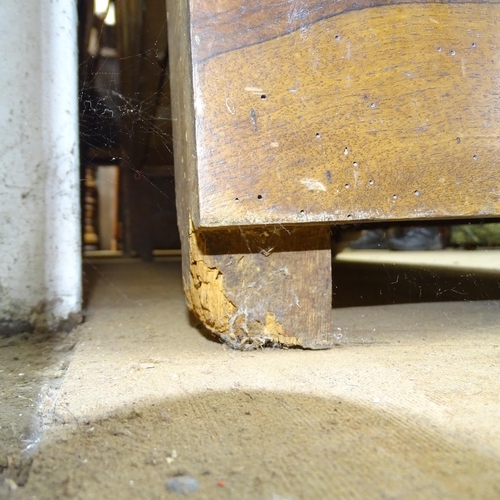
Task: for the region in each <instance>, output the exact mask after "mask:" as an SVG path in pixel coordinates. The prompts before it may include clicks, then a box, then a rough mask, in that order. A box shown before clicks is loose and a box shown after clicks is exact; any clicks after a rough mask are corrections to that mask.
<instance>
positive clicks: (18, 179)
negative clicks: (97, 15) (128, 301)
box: [0, 0, 81, 334]
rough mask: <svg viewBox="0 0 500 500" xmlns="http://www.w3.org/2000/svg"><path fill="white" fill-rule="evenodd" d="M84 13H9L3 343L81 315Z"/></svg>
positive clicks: (2, 34) (21, 7)
mask: <svg viewBox="0 0 500 500" xmlns="http://www.w3.org/2000/svg"><path fill="white" fill-rule="evenodd" d="M76 26H77V13H76V4H75V2H74V1H73V0H53V1H50V0H40V1H38V2H32V1H31V0H20V1H18V2H2V3H1V4H0V46H1V47H3V48H4V50H2V53H1V55H0V60H1V67H2V78H1V79H0V199H1V200H2V202H1V204H0V221H1V223H0V255H1V258H0V333H4V334H5V333H11V332H15V331H19V330H22V329H32V328H34V327H35V328H36V327H46V328H50V329H54V328H58V327H60V326H69V325H68V320H69V323H72V322H74V321H75V320H76V318H77V316H78V314H79V313H80V310H81V252H80V248H81V243H80V222H79V221H80V206H79V166H78V100H77V48H76V47H77V44H76V33H77V31H76Z"/></svg>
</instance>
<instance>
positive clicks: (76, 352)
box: [0, 259, 500, 500]
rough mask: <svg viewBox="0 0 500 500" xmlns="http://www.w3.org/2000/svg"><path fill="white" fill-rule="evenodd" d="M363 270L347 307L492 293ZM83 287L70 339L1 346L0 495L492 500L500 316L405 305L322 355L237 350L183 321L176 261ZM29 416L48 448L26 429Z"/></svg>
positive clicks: (498, 460) (95, 270)
mask: <svg viewBox="0 0 500 500" xmlns="http://www.w3.org/2000/svg"><path fill="white" fill-rule="evenodd" d="M358 265H359V266H360V267H358V268H357V274H356V276H357V277H358V278H359V279H357V280H356V283H355V284H352V285H351V288H353V287H355V290H353V291H351V295H350V297H351V299H352V301H351V302H350V305H353V304H356V301H355V300H354V299H355V298H356V297H357V296H360V295H362V294H365V295H366V294H367V293H372V295H373V294H374V293H376V291H377V289H382V288H383V287H386V288H387V287H388V286H391V292H390V294H389V295H387V294H385V296H386V298H387V297H389V296H390V295H391V294H393V293H394V287H397V284H398V283H399V282H403V283H404V282H406V285H407V283H408V280H407V278H410V283H411V280H413V279H418V277H419V276H420V277H424V278H425V279H426V280H427V281H428V280H429V279H430V278H429V276H431V277H432V280H434V281H433V283H431V284H429V283H427V284H426V286H427V287H429V286H431V287H432V286H434V287H435V289H436V291H437V290H438V289H440V287H441V288H442V289H446V290H445V291H450V290H452V289H453V288H455V289H456V290H459V292H460V298H463V295H462V294H464V293H465V294H468V295H466V297H465V298H467V297H469V298H472V297H473V293H475V294H476V295H475V296H474V298H476V299H477V298H485V297H484V296H483V293H484V292H482V290H486V289H488V290H489V288H488V287H490V288H491V286H493V285H492V284H494V282H495V281H496V282H497V283H498V276H497V275H495V274H494V273H492V274H491V275H489V276H485V275H473V273H470V272H468V271H467V272H466V271H464V270H461V272H460V274H457V275H456V276H455V278H453V276H450V274H449V272H444V271H443V272H442V271H440V270H439V269H436V268H434V269H433V270H432V274H431V275H428V274H425V273H423V274H422V273H420V274H419V273H416V274H415V273H414V270H415V266H407V268H405V267H404V265H402V267H400V268H398V273H399V274H398V276H400V279H398V280H396V279H395V277H394V276H392V275H391V276H388V274H387V273H388V269H387V267H385V266H382V265H381V266H379V267H378V268H374V267H373V266H371V267H370V266H368V267H370V268H369V269H368V267H367V266H366V264H363V263H360V264H358ZM342 266H344V267H342ZM345 266H347V267H345ZM349 266H351V267H352V263H349V264H343V263H341V262H339V263H337V264H336V271H335V272H336V274H335V276H337V278H338V279H340V280H342V279H344V281H345V279H346V278H347V277H350V276H352V272H351V271H352V269H351V267H349ZM377 269H378V271H377ZM390 272H393V270H391V271H390ZM412 273H413V274H412ZM342 276H344V278H342ZM415 276H416V277H415ZM471 276H472V278H471ZM85 277H86V280H87V282H88V290H89V292H90V293H89V297H88V309H87V318H86V322H85V324H83V325H81V326H80V327H79V328H77V329H76V330H75V331H74V332H73V333H72V334H71V335H70V336H63V337H61V338H57V339H56V338H52V339H51V338H48V339H46V341H45V342H42V343H41V344H35V341H34V340H31V338H21V337H16V338H14V339H4V340H3V341H2V342H5V343H6V344H8V343H9V342H10V343H11V345H7V346H6V347H4V348H1V349H0V362H1V363H2V366H1V369H3V370H4V372H0V375H1V378H0V380H2V388H1V391H2V392H3V396H2V397H5V398H6V399H5V400H6V402H7V406H6V407H8V408H9V409H8V411H7V412H5V415H4V416H3V420H2V421H1V424H2V431H5V432H4V433H3V434H2V438H3V443H6V444H7V445H8V446H9V448H8V449H7V448H5V446H4V445H3V446H2V450H4V449H7V451H6V452H2V457H4V458H2V460H3V462H5V464H4V463H3V462H2V467H3V473H2V474H3V479H4V481H3V484H2V486H1V488H2V489H1V490H0V496H2V495H3V496H5V497H7V498H22V499H25V498H26V499H28V498H37V499H45V498H47V499H49V498H50V499H53V498H82V499H91V498H92V499H93V498H100V499H107V498H109V499H114V498H124V499H127V498H130V499H134V498H158V499H162V498H165V499H168V498H176V497H179V494H177V493H174V492H171V491H168V490H167V488H166V487H165V484H166V482H167V481H168V480H169V479H171V478H175V477H178V476H189V477H192V478H193V479H195V480H196V481H197V484H198V489H197V490H196V491H195V492H193V493H191V494H189V497H191V498H193V499H205V498H206V499H213V498H221V499H223V498H243V499H270V500H271V499H274V500H279V499H281V500H284V499H293V500H299V499H320V498H398V499H399V498H426V499H428V498H481V499H483V498H498V497H500V419H499V418H498V417H499V414H500V397H499V394H498V393H499V391H498V380H500V378H499V375H500V347H499V344H500V303H499V302H498V301H495V300H481V301H478V300H474V301H467V302H464V301H460V302H449V301H446V302H434V303H429V302H427V303H404V302H405V301H404V299H403V298H402V297H401V293H399V294H398V293H397V290H396V294H398V304H397V305H387V303H385V304H384V303H383V302H382V304H383V305H377V306H373V307H366V306H365V307H362V306H359V304H362V303H363V302H359V301H358V306H355V307H343V308H337V309H334V310H333V322H334V325H335V328H336V329H337V331H338V332H340V333H342V334H343V337H342V341H341V343H340V345H339V346H337V347H336V348H334V349H332V350H330V351H317V352H314V351H302V350H275V349H274V350H273V349H266V350H262V351H257V352H236V351H232V350H230V349H228V348H227V347H225V346H223V345H221V344H219V343H217V342H216V341H214V340H213V339H210V338H209V337H206V336H204V335H202V333H200V331H199V330H198V329H197V328H196V327H195V326H194V325H193V322H192V321H190V318H189V316H188V314H187V312H186V309H185V305H184V298H183V295H182V290H181V281H180V279H181V278H180V264H179V262H178V261H176V260H173V259H170V260H169V259H166V260H163V261H159V262H155V263H151V264H144V263H139V262H126V261H116V262H108V263H90V264H88V265H87V267H86V273H85ZM388 278H389V279H388ZM453 279H455V282H454V281H453ZM384 280H385V282H384ZM395 281H397V283H393V282H395ZM486 282H487V286H486ZM377 283H378V288H377ZM388 283H393V284H392V285H388ZM464 283H465V284H467V283H468V284H469V285H470V287H469V288H468V287H467V286H464ZM415 286H417V285H415ZM348 287H349V285H348V284H346V283H343V284H339V287H337V290H343V289H345V290H347V288H348ZM370 290H371V291H370ZM384 290H385V288H384ZM493 291H494V290H493ZM452 293H453V292H452ZM455 295H456V294H455ZM439 297H442V294H441V295H439V294H436V298H439ZM490 298H497V297H491V293H490ZM367 300H368V299H367ZM389 300H391V299H389ZM408 300H411V301H413V300H414V296H413V295H411V296H410V298H409V299H408ZM375 302H376V301H374V297H371V299H369V300H368V303H370V304H372V303H375ZM73 339H78V342H77V344H76V345H74V341H73ZM65 342H66V344H65ZM64 345H66V347H59V346H64ZM36 346H38V347H36ZM73 346H74V348H73ZM26 349H27V350H28V351H30V352H31V354H29V355H28V354H26V355H25V356H24V357H23V352H25V353H26V352H27V351H26ZM57 349H60V350H59V351H58V350H57ZM3 353H7V355H6V356H4V355H3ZM14 357H17V358H19V359H17V360H14ZM35 360H36V361H35ZM19 361H21V365H17V364H16V363H17V362H19ZM28 363H29V364H30V367H32V369H33V372H28V371H27V368H25V365H27V364H28ZM30 367H29V368H30ZM21 369H22V371H20V370H21ZM30 369H31V368H30ZM6 372H8V373H9V374H10V375H8V376H6ZM16 372H19V373H23V372H24V373H25V374H26V373H29V375H28V377H29V378H27V379H26V380H30V381H31V382H29V383H28V384H26V386H23V385H22V384H21V383H19V380H18V379H17V378H16V377H15V375H16ZM16 376H17V377H18V378H21V379H22V377H20V376H19V375H16ZM37 377H38V378H37ZM14 380H15V382H13V381H14ZM37 380H38V382H37ZM16 384H17V385H16ZM47 384H49V385H48V386H47ZM44 387H45V389H43V388H44ZM21 389H22V390H21ZM40 393H41V395H40ZM18 395H21V396H23V398H28V399H26V400H24V399H23V398H16V396H18ZM40 403H42V406H38V405H39V404H40ZM23 405H24V406H23ZM30 405H34V406H30ZM2 406H3V407H4V405H2ZM30 408H31V415H33V409H35V408H38V409H39V413H38V416H36V415H35V417H36V418H35V422H38V424H37V425H38V429H39V430H40V428H41V429H42V430H43V431H44V432H43V434H36V433H34V431H33V426H32V425H31V426H30V425H29V420H24V421H22V423H21V420H18V418H17V417H16V415H17V414H18V413H23V412H26V410H29V409H30ZM28 413H29V411H28V412H26V414H28ZM30 418H31V417H30ZM12 423H14V425H15V427H14V428H15V431H14V428H12V426H11V424H12ZM9 429H10V430H9ZM35 429H36V427H35ZM38 435H41V439H40V442H39V443H38V445H37V446H32V447H31V448H29V449H28V450H25V451H24V452H22V453H21V451H20V450H22V449H23V448H24V449H25V448H26V447H29V445H30V444H33V443H32V442H31V441H33V440H36V437H37V436H38ZM9 439H10V441H9ZM24 441H26V442H24ZM3 443H2V444H3ZM9 443H10V444H9ZM16 443H17V444H16ZM21 445H22V446H21ZM16 447H17V448H16ZM16 457H18V458H16ZM16 460H18V461H21V462H22V460H24V461H25V462H23V463H24V465H22V464H21V462H16ZM16 463H19V464H20V465H19V466H16V465H15V464H16ZM16 467H17V469H16ZM21 469H22V470H23V471H24V472H22V473H20V472H19V473H17V472H16V471H20V470H21ZM16 474H17V475H16ZM23 474H24V476H23ZM21 476H22V477H21Z"/></svg>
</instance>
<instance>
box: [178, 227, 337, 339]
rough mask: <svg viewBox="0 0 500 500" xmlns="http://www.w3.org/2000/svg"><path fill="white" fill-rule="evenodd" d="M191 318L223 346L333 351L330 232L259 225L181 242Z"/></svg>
mask: <svg viewBox="0 0 500 500" xmlns="http://www.w3.org/2000/svg"><path fill="white" fill-rule="evenodd" d="M184 237H185V238H186V239H187V241H186V240H184V241H183V249H184V250H183V256H184V262H183V269H184V287H185V292H186V296H187V300H188V304H189V307H190V309H191V311H193V313H194V314H195V315H196V316H197V317H198V318H199V319H200V320H201V321H202V322H203V324H204V325H205V326H206V327H207V328H209V329H210V330H211V331H213V332H215V333H217V334H218V335H220V336H221V338H222V339H223V340H225V341H226V342H227V343H228V344H229V345H231V346H232V347H235V348H240V349H249V348H255V347H261V346H267V345H277V344H279V345H283V346H302V347H308V348H313V349H322V348H323V349H324V348H328V347H331V346H332V343H333V341H334V337H333V335H332V318H331V300H332V282H331V250H330V230H329V227H328V226H311V227H309V226H302V227H300V226H291V227H284V226H264V227H252V228H247V229H243V228H235V229H225V230H215V231H214V230H209V231H195V230H194V228H193V227H192V224H191V227H190V231H189V234H186V235H184Z"/></svg>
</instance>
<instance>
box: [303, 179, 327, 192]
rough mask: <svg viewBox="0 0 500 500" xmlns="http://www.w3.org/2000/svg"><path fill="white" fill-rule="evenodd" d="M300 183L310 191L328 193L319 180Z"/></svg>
mask: <svg viewBox="0 0 500 500" xmlns="http://www.w3.org/2000/svg"><path fill="white" fill-rule="evenodd" d="M300 183H301V184H303V185H304V186H305V187H306V188H307V189H308V190H309V191H326V187H325V186H324V184H323V183H322V182H320V181H318V180H317V179H309V178H306V179H301V180H300Z"/></svg>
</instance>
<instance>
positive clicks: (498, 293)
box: [332, 260, 500, 308]
mask: <svg viewBox="0 0 500 500" xmlns="http://www.w3.org/2000/svg"><path fill="white" fill-rule="evenodd" d="M332 267H333V269H332V274H333V307H334V308H342V307H361V306H376V305H389V304H410V303H418V302H454V301H464V300H467V301H470V300H499V299H500V271H499V272H498V273H487V272H477V271H474V272H471V271H468V270H464V269H457V270H453V269H450V268H449V267H448V268H444V267H443V268H440V267H432V268H424V267H416V266H415V264H413V265H401V264H385V263H374V264H369V263H365V262H346V261H338V260H334V261H333V266H332Z"/></svg>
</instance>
